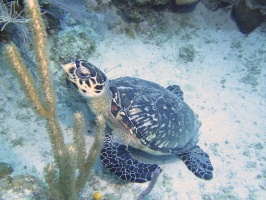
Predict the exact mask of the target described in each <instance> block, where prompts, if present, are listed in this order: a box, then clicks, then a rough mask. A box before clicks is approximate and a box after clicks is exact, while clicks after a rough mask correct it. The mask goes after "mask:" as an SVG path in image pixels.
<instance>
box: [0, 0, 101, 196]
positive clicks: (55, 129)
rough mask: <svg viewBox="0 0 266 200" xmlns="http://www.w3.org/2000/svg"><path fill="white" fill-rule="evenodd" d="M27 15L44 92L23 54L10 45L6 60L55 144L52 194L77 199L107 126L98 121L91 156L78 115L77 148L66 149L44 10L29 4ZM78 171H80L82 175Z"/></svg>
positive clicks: (48, 173)
mask: <svg viewBox="0 0 266 200" xmlns="http://www.w3.org/2000/svg"><path fill="white" fill-rule="evenodd" d="M25 12H26V15H27V16H28V18H30V19H31V20H30V26H31V31H32V40H33V44H34V54H35V59H36V61H37V63H38V64H37V69H38V70H37V73H38V74H37V75H38V78H39V80H40V82H39V84H40V86H41V88H42V90H41V91H40V90H39V89H38V87H37V86H36V81H34V80H33V78H32V76H31V74H30V73H29V72H28V70H27V67H26V64H25V63H24V61H23V58H22V56H21V54H20V51H19V50H18V48H17V47H16V45H15V44H14V43H8V44H7V45H5V47H4V51H5V55H6V58H7V59H8V60H9V62H10V67H12V69H13V71H14V73H15V74H17V77H18V79H20V83H21V85H22V86H23V87H22V88H23V89H24V92H25V93H26V95H27V97H28V98H29V100H30V101H31V103H32V107H33V109H34V110H35V111H36V113H37V114H39V115H40V116H41V117H43V119H44V120H45V121H46V125H47V126H46V127H47V132H48V133H49V137H50V141H51V143H52V149H53V156H54V163H50V164H48V165H47V166H46V168H45V180H46V183H47V184H48V187H49V193H50V195H51V196H53V199H77V198H78V194H79V193H80V191H81V190H82V189H83V187H84V185H85V183H86V180H87V177H88V175H89V174H90V171H91V169H92V168H93V166H94V163H95V160H96V159H97V157H98V154H99V151H100V148H101V146H102V142H103V134H104V128H105V125H104V123H103V122H101V121H100V120H98V121H97V125H98V126H97V127H98V129H97V130H98V133H99V134H96V138H95V141H94V143H93V145H92V148H91V151H90V152H89V153H88V155H87V154H86V152H85V146H86V145H85V141H84V135H83V130H84V119H83V115H82V114H81V113H76V114H75V115H74V122H75V125H74V126H75V131H74V133H73V141H74V144H73V145H66V144H65V143H64V138H63V134H62V130H61V127H60V124H59V122H58V119H57V115H56V98H55V95H54V91H53V86H52V84H51V77H50V73H49V69H48V66H49V58H48V56H47V53H46V51H47V47H46V42H47V41H46V39H47V35H46V31H45V25H44V23H43V20H42V17H41V10H40V7H39V4H38V2H37V1H36V0H27V1H25ZM7 169H9V168H8V167H5V170H2V172H1V173H2V174H3V175H6V174H8V173H7V172H9V173H10V170H7ZM77 170H78V171H79V172H78V174H76V173H77Z"/></svg>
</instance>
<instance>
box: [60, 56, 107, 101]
mask: <svg viewBox="0 0 266 200" xmlns="http://www.w3.org/2000/svg"><path fill="white" fill-rule="evenodd" d="M62 67H63V69H64V70H65V72H66V74H67V77H68V79H69V80H70V82H71V83H72V84H73V85H74V86H75V87H76V88H77V89H78V91H79V92H80V93H81V94H82V96H84V97H85V98H86V99H91V98H94V97H99V96H101V95H102V94H103V93H104V91H105V89H106V86H108V84H109V81H108V79H107V77H106V76H105V74H104V73H103V72H102V71H101V70H99V69H98V68H97V67H95V66H94V65H92V64H91V63H89V62H87V61H85V60H76V61H71V62H68V63H67V64H64V65H63V66H62Z"/></svg>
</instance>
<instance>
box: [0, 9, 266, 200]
mask: <svg viewBox="0 0 266 200" xmlns="http://www.w3.org/2000/svg"><path fill="white" fill-rule="evenodd" d="M164 15H165V17H167V18H168V19H169V24H172V26H173V24H174V25H176V27H177V29H178V30H176V31H175V34H174V35H173V34H172V33H171V34H172V35H171V34H170V33H169V35H168V34H164V35H163V34H162V35H158V37H155V38H154V39H149V40H148V39H147V38H144V37H142V36H141V35H137V37H136V39H131V38H130V37H128V36H127V35H126V34H122V33H120V34H115V33H114V31H113V32H112V31H111V32H107V34H106V36H105V38H104V40H103V41H102V42H100V43H99V44H98V46H97V48H96V52H95V53H94V54H93V55H92V57H90V58H84V59H88V60H89V61H90V62H92V63H93V64H94V65H96V66H97V67H99V68H100V69H102V70H103V71H107V70H109V69H112V68H114V69H113V70H111V71H109V72H108V73H107V75H108V77H120V76H134V77H138V78H143V79H146V80H150V81H153V82H156V83H158V84H160V85H162V86H165V87H166V86H168V85H171V84H178V85H180V86H181V89H182V90H183V92H184V99H185V101H186V102H187V103H188V104H189V105H190V106H191V108H192V109H193V110H194V111H195V112H196V113H197V114H198V115H199V119H200V121H201V122H202V127H201V128H200V131H201V135H200V140H199V146H201V147H202V148H203V149H204V150H205V151H206V152H207V153H208V154H209V156H210V158H211V161H212V164H213V166H214V177H213V179H212V180H210V181H204V180H200V179H198V178H196V177H195V176H194V175H193V174H192V173H191V172H190V171H189V170H188V169H187V168H186V166H185V165H184V163H183V162H182V161H180V160H179V159H178V158H175V157H166V158H163V157H159V158H160V159H162V161H160V160H157V161H156V162H157V163H159V164H160V166H161V167H162V169H163V172H162V174H161V175H160V177H159V180H158V183H157V185H156V186H155V188H154V190H153V191H152V193H151V194H150V196H149V197H148V198H147V199H153V200H155V199H182V200H184V199H193V200H194V199H266V157H265V155H266V134H265V130H266V125H265V119H266V68H265V66H266V56H265V54H266V40H265V36H266V35H265V33H263V32H261V31H260V28H258V29H256V30H255V31H254V32H253V33H251V34H250V35H248V36H245V35H243V34H241V33H240V32H239V31H238V30H237V27H236V25H235V24H234V22H233V21H232V20H231V19H230V11H229V10H218V11H216V12H210V11H208V10H206V9H205V8H204V7H203V5H202V4H199V5H198V6H197V9H196V10H195V11H194V12H192V13H187V14H173V13H165V14H164ZM181 22H182V23H181ZM181 24H182V26H181ZM187 45H192V46H193V47H194V49H195V58H194V59H193V61H192V62H186V61H184V60H183V59H182V58H180V57H179V51H180V48H181V47H183V46H187ZM55 67H56V69H54V70H53V71H55V70H57V71H59V72H58V73H60V74H62V73H63V72H62V71H60V70H61V69H60V67H59V66H55ZM60 76H61V75H60ZM61 80H62V79H60V80H57V81H55V87H57V88H58V87H62V89H57V91H65V90H66V88H64V87H65V83H61V82H60V81H61ZM0 85H1V87H0V107H1V112H0V122H1V127H0V161H1V162H7V163H9V164H11V165H12V166H13V168H14V172H13V174H12V176H14V175H17V174H26V173H28V174H32V175H34V176H37V177H38V178H40V179H42V180H43V168H44V167H45V166H46V164H47V163H49V162H51V161H52V156H51V152H50V151H51V148H50V143H49V138H48V134H47V131H46V129H45V126H44V124H45V123H44V121H43V120H41V119H40V117H38V116H36V115H35V113H34V112H33V111H32V109H31V108H30V107H28V106H27V107H25V106H23V105H28V104H27V102H26V101H25V95H24V94H23V93H22V92H21V89H20V87H19V86H18V83H17V80H16V79H15V78H14V77H13V74H12V73H11V72H10V71H9V70H8V69H2V65H1V72H0ZM60 98H61V97H60ZM65 98H69V97H67V96H65ZM61 101H63V100H60V101H59V105H58V108H59V115H60V122H62V129H63V130H64V132H65V134H66V137H67V138H70V137H71V128H72V114H73V111H75V110H73V109H72V108H71V106H69V107H67V105H66V104H64V103H61ZM78 103H81V102H78ZM81 104H82V103H81ZM85 107H86V105H85V104H84V105H82V108H85ZM91 138H92V134H87V135H86V140H87V141H88V143H91ZM19 141H22V143H19ZM67 141H69V139H68V140H67ZM89 141H90V142H89ZM88 146H89V145H88ZM93 181H95V184H94V185H93ZM104 186H106V187H104ZM146 186H147V184H137V183H125V182H122V181H119V179H118V178H116V177H115V176H114V175H110V174H109V173H108V171H107V170H105V169H102V165H101V163H100V161H99V160H98V162H97V166H96V167H95V174H94V175H93V179H92V180H91V181H90V183H89V185H88V187H87V190H85V192H84V195H83V197H84V199H91V195H92V192H93V190H99V191H101V192H102V193H103V194H104V195H106V196H105V197H106V199H127V200H130V199H134V198H136V197H137V195H138V194H139V193H140V191H142V190H143V189H144V188H145V187H146ZM89 187H91V188H93V190H91V189H90V188H89ZM1 195H2V198H3V199H12V198H14V197H12V195H11V194H10V195H7V194H6V192H4V191H2V192H0V199H1ZM19 199H27V195H25V198H22V196H21V197H19Z"/></svg>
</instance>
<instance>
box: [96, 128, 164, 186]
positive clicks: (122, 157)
mask: <svg viewBox="0 0 266 200" xmlns="http://www.w3.org/2000/svg"><path fill="white" fill-rule="evenodd" d="M127 148H128V146H127V145H124V144H120V143H117V142H113V141H112V133H108V134H107V135H106V136H105V140H104V146H103V148H102V151H101V155H100V157H101V160H102V163H103V165H104V166H105V167H106V168H107V169H109V170H110V171H111V172H113V173H115V174H116V175H118V176H119V177H120V178H121V179H123V180H129V181H133V182H137V183H143V182H146V181H150V180H151V179H152V178H153V176H154V173H158V170H159V171H160V172H161V171H162V169H161V168H160V167H159V166H158V165H157V164H146V163H143V162H140V161H138V160H137V159H135V158H133V157H132V155H131V154H130V153H129V151H128V149H127Z"/></svg>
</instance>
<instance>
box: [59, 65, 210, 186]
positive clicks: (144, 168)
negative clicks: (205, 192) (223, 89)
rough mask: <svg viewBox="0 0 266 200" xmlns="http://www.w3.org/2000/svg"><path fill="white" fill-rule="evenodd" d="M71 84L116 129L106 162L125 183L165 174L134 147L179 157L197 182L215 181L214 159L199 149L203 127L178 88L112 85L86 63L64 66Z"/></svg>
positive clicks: (137, 82)
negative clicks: (141, 158)
mask: <svg viewBox="0 0 266 200" xmlns="http://www.w3.org/2000/svg"><path fill="white" fill-rule="evenodd" d="M62 67H63V69H64V70H65V72H66V74H67V77H68V79H69V80H70V81H71V83H72V84H73V85H74V86H75V87H76V88H77V89H78V91H79V92H80V94H81V95H82V96H83V97H84V98H85V99H86V101H87V103H88V105H89V107H90V108H91V110H92V111H93V112H94V113H95V115H96V116H101V117H103V118H104V119H105V121H106V124H107V125H108V127H110V128H109V129H110V130H109V131H108V132H107V133H106V135H105V140H104V145H103V148H102V150H101V154H100V158H101V161H102V163H103V165H104V166H105V167H106V168H108V169H109V170H110V171H111V172H113V173H114V174H116V175H118V176H119V177H121V178H122V179H123V180H129V181H133V182H139V183H141V182H146V181H150V180H152V177H153V176H154V173H155V172H156V171H157V172H158V171H159V173H160V172H161V168H160V167H159V166H158V165H157V164H148V163H143V162H141V161H139V160H137V159H136V158H134V157H133V156H132V155H131V154H130V152H129V151H128V146H131V147H133V148H136V149H140V150H142V151H145V152H148V153H150V154H154V155H167V154H168V155H169V154H172V155H177V156H178V157H179V158H181V159H182V160H183V161H184V162H185V164H186V166H187V168H188V169H189V170H190V171H192V172H193V173H194V174H195V175H196V176H197V177H199V178H203V179H206V180H209V179H212V177H213V174H212V171H213V167H212V164H211V161H210V159H209V156H208V155H207V154H206V153H205V152H204V151H203V150H202V149H201V148H200V147H199V146H197V145H196V144H197V142H198V136H199V133H198V130H199V127H200V123H199V121H198V117H197V115H196V114H195V113H194V112H193V111H192V109H191V108H190V107H189V106H188V105H187V104H186V103H185V102H184V100H183V92H182V91H181V90H180V87H179V86H177V85H172V86H169V87H167V88H164V87H162V86H160V85H158V84H156V83H153V82H150V81H146V80H143V79H139V78H134V77H120V78H116V79H112V80H109V79H108V78H107V77H106V75H105V74H104V73H103V72H102V71H101V70H100V69H98V68H97V67H95V66H94V65H92V64H91V63H89V62H88V61H85V60H76V61H70V62H68V63H67V64H64V65H63V66H62Z"/></svg>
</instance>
